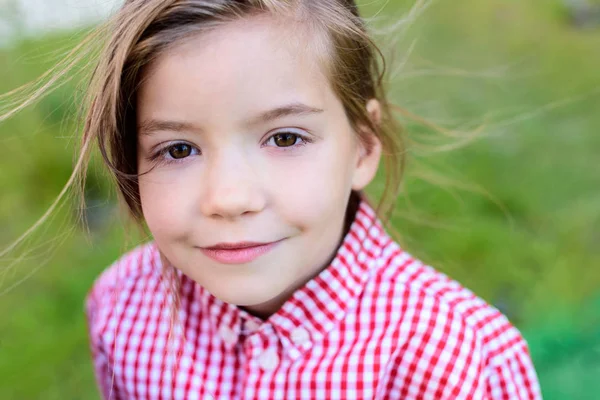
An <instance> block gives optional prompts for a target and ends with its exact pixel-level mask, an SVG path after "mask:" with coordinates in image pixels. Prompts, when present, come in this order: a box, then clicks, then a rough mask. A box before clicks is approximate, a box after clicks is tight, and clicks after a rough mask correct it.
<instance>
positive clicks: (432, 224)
mask: <svg viewBox="0 0 600 400" xmlns="http://www.w3.org/2000/svg"><path fill="white" fill-rule="evenodd" d="M363 3H365V4H364V7H363V9H364V10H363V11H364V13H365V15H367V16H373V17H376V21H374V23H375V26H383V25H384V24H386V20H387V23H390V22H394V21H398V18H399V16H400V15H401V11H406V10H407V9H408V7H409V6H410V5H411V4H412V3H413V1H408V0H406V1H403V0H396V1H389V2H384V1H382V0H381V1H379V0H378V1H366V2H363ZM595 4H598V2H596V3H595ZM2 7H3V3H2V2H0V20H1V19H2V17H5V18H6V17H7V15H8V3H4V9H3V8H2ZM586 7H587V8H586ZM11 15H13V16H14V15H15V14H11ZM11 18H12V17H11ZM12 22H14V21H12ZM83 34H84V30H83V31H82V30H61V31H58V32H48V33H45V34H43V35H36V36H35V37H32V36H31V35H28V36H16V37H14V38H13V39H11V40H10V41H7V42H6V44H5V45H4V46H3V47H0V93H5V92H7V91H9V90H11V89H14V88H16V87H18V86H19V85H21V84H24V83H26V82H28V81H30V80H32V79H34V78H36V77H38V76H39V75H40V74H42V73H43V72H44V71H45V70H47V69H48V68H49V67H51V66H53V65H55V64H56V62H58V61H59V60H60V58H61V56H62V55H64V54H65V52H66V50H68V49H69V48H70V47H72V46H73V45H74V44H75V43H77V41H78V40H80V39H81V38H82V37H83V36H82V35H83ZM394 39H399V40H398V42H397V43H395V44H394V45H393V47H394V48H395V49H396V58H395V63H394V64H393V65H391V66H390V69H391V70H392V72H393V75H394V79H393V85H392V87H391V89H390V93H391V95H392V98H393V99H394V101H395V102H396V103H397V104H398V105H401V106H403V107H404V108H406V109H408V110H410V111H411V112H413V113H416V114H419V115H421V116H423V117H426V118H427V119H428V120H429V121H431V122H434V123H437V124H440V125H442V126H445V127H449V128H453V129H462V130H466V131H469V130H472V129H473V128H476V127H478V126H482V127H483V131H482V132H483V133H482V137H481V138H480V139H479V140H477V141H475V142H473V143H471V144H469V145H468V146H466V147H463V148H461V149H459V150H456V151H452V152H435V151H434V150H435V149H433V148H429V150H418V148H417V147H414V148H413V150H411V153H410V156H411V157H410V159H409V166H408V171H407V177H406V184H405V188H404V193H403V195H402V197H401V198H400V199H399V200H398V207H397V213H396V216H395V217H394V226H395V228H396V229H397V230H398V231H399V232H400V233H401V234H402V237H403V244H404V246H405V247H406V248H407V249H408V250H409V251H410V252H412V253H413V254H414V255H415V256H418V257H420V258H421V259H423V260H424V261H426V262H428V263H430V264H432V265H434V266H435V267H436V268H438V269H439V270H441V271H443V272H445V273H447V274H449V275H450V276H451V277H453V278H455V279H457V280H458V281H460V282H461V283H463V284H464V285H465V286H467V287H469V288H471V289H472V290H473V291H474V292H476V293H477V294H478V295H480V296H481V297H483V298H484V299H486V300H487V301H488V302H490V303H491V304H494V305H495V306H496V307H498V308H499V309H500V310H501V311H503V312H504V313H505V314H507V315H508V316H509V318H510V319H511V320H512V321H513V322H514V323H515V324H516V325H517V326H518V327H519V328H520V329H521V330H522V332H523V333H524V336H525V337H526V339H527V340H528V342H529V344H530V348H531V352H532V356H533V359H534V362H535V365H536V368H537V371H538V374H539V377H540V381H541V384H542V389H543V392H544V398H546V399H599V398H600V379H599V378H600V157H599V153H600V135H599V134H598V130H599V128H600V12H599V11H598V8H597V6H595V5H594V2H593V1H590V2H586V1H560V0H519V1H517V0H512V1H508V0H483V1H482V0H461V1H449V0H438V1H437V2H435V3H434V4H433V5H432V6H431V7H429V8H428V9H427V10H426V11H425V12H424V13H423V14H422V15H421V16H420V17H419V18H418V20H417V21H416V22H415V23H414V24H413V25H412V26H411V27H410V29H407V30H405V31H402V30H401V31H400V35H399V36H398V35H391V34H387V35H386V34H383V35H381V37H380V38H379V42H380V43H381V44H382V45H384V47H385V44H386V43H388V44H389V43H393V40H394ZM399 67H402V68H399ZM79 90H81V87H80V86H77V85H76V84H75V83H74V82H71V83H69V84H67V85H65V86H63V87H61V88H59V89H58V90H56V91H55V92H53V93H52V94H50V95H49V96H47V97H46V98H44V99H43V100H42V101H40V102H39V103H37V104H36V105H35V106H33V107H30V108H28V109H27V110H25V111H23V112H21V113H19V114H18V115H16V116H15V117H13V118H11V119H9V120H8V121H5V122H3V123H0V149H1V150H2V154H1V156H0V248H3V247H5V246H7V245H8V244H10V243H11V241H12V240H14V239H15V238H17V237H18V236H19V235H20V234H22V233H23V232H24V231H25V230H26V229H27V228H28V227H29V226H31V224H32V223H34V222H35V221H36V219H37V218H39V217H40V216H41V215H42V214H43V213H44V211H45V210H46V209H47V207H48V206H49V205H50V204H51V203H52V201H53V199H54V198H55V197H56V195H57V194H58V193H59V192H60V190H61V188H62V186H63V185H64V183H65V182H66V181H67V179H68V177H69V174H70V171H71V167H72V161H73V151H74V148H75V146H76V144H77V137H76V132H77V130H76V129H75V123H74V117H75V115H76V112H77V109H78V104H77V100H76V99H77V97H76V96H75V95H76V93H79V92H78V91H79ZM6 104H7V103H6V101H4V100H3V101H1V102H0V105H2V106H6ZM404 122H405V124H406V125H407V127H408V135H409V137H410V138H411V139H413V140H415V141H418V142H419V143H421V144H423V143H437V139H435V140H434V138H436V134H435V133H433V132H432V131H431V130H427V129H424V127H422V126H419V125H418V124H416V123H414V122H411V121H404ZM99 165H100V164H99V163H97V162H94V163H93V165H92V168H91V171H90V174H89V182H88V186H87V189H86V192H85V193H86V198H87V201H88V208H87V209H86V213H85V214H86V216H87V217H88V221H89V224H90V233H89V234H86V233H85V231H84V230H83V229H82V227H81V225H80V224H77V223H76V222H74V221H75V216H76V214H77V209H76V207H77V206H76V203H75V202H67V203H66V204H65V206H64V207H62V208H61V209H60V210H59V211H58V212H57V213H55V214H54V217H53V218H52V220H51V221H50V222H49V223H47V224H45V225H43V227H42V228H41V229H40V231H39V232H38V233H37V234H36V235H34V236H33V237H32V239H31V240H30V241H29V242H28V243H26V245H25V246H24V247H22V248H20V249H19V251H17V252H14V253H11V254H8V255H7V256H6V257H4V258H3V259H2V260H0V262H1V264H0V268H2V269H1V270H0V291H1V292H2V294H1V295H0V399H97V398H98V395H97V394H96V393H97V391H96V388H95V383H94V378H93V372H92V367H91V362H90V357H89V350H88V344H87V333H86V327H85V320H84V314H83V300H84V297H85V295H86V292H87V290H88V288H89V287H90V286H91V284H92V282H93V280H94V278H95V277H96V276H97V275H98V274H99V273H100V271H102V270H103V269H104V268H105V267H106V266H107V265H109V264H110V263H111V262H112V261H113V260H115V259H116V258H118V257H119V255H120V254H122V252H123V251H124V250H126V249H128V248H131V247H133V246H134V245H136V244H137V243H139V242H140V241H142V240H143V238H141V237H139V235H135V234H128V233H127V232H126V231H125V229H124V228H123V226H124V223H123V219H122V217H121V216H120V214H119V212H118V208H117V206H116V200H115V196H114V190H113V189H112V188H111V185H110V182H109V181H108V180H107V179H106V176H105V174H104V173H102V172H101V168H99ZM380 189H381V181H378V182H376V183H375V184H374V185H373V187H372V192H373V193H378V192H379V191H380ZM17 257H21V259H17ZM13 262H14V264H15V265H14V268H12V267H11V265H12V264H13ZM9 267H10V268H9ZM21 281H22V282H21ZM15 284H17V285H16V286H15V287H14V288H12V287H13V286H14V285H15ZM8 289H10V290H8Z"/></svg>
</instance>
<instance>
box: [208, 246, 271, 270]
mask: <svg viewBox="0 0 600 400" xmlns="http://www.w3.org/2000/svg"><path fill="white" fill-rule="evenodd" d="M279 242H281V241H278V242H272V243H267V244H264V245H261V246H253V247H246V248H243V249H204V248H200V250H201V251H202V253H204V255H206V256H207V257H210V258H212V259H213V260H215V261H217V262H219V263H222V264H245V263H249V262H250V261H253V260H255V259H257V258H258V257H260V256H262V255H263V254H265V253H268V252H269V251H270V250H271V249H273V248H274V247H275V246H277V245H278V244H279Z"/></svg>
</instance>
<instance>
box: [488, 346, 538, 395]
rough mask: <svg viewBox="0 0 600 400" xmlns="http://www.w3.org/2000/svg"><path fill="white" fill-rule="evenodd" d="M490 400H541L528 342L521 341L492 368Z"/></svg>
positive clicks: (489, 382)
mask: <svg viewBox="0 0 600 400" xmlns="http://www.w3.org/2000/svg"><path fill="white" fill-rule="evenodd" d="M486 392H487V396H488V398H489V399H490V400H500V399H514V400H541V399H542V394H541V390H540V386H539V382H538V378H537V375H536V373H535V369H534V366H533V362H532V361H531V357H530V355H529V349H528V347H527V344H526V342H525V341H524V340H523V339H521V340H520V341H519V342H518V343H517V344H516V345H515V346H513V347H512V348H511V349H510V353H508V354H507V355H506V356H504V357H503V358H502V362H500V363H498V364H497V365H494V366H493V367H490V373H489V378H488V381H487V387H486Z"/></svg>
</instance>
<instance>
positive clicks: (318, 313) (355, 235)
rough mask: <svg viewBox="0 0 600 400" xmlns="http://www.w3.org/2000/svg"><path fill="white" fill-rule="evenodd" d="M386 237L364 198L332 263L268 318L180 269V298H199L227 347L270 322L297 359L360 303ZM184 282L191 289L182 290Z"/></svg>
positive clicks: (189, 299) (202, 309) (196, 299)
mask: <svg viewBox="0 0 600 400" xmlns="http://www.w3.org/2000/svg"><path fill="white" fill-rule="evenodd" d="M388 240H389V238H388V237H387V235H386V233H385V231H384V228H383V226H382V224H381V222H380V221H379V220H378V218H377V216H376V214H375V211H374V210H373V208H372V207H371V206H370V205H369V204H368V203H367V201H366V200H364V199H361V201H360V204H359V207H358V210H357V212H356V215H355V217H354V220H353V222H352V224H351V225H350V228H349V231H348V233H347V234H346V235H345V237H344V239H343V241H342V243H341V245H340V247H339V248H338V251H337V253H336V255H335V257H334V259H333V260H332V261H331V263H330V264H329V266H328V267H326V268H325V269H324V270H323V271H321V273H320V274H319V275H317V276H316V277H315V278H313V279H312V280H310V281H309V282H307V283H306V284H305V285H304V286H303V287H302V288H300V289H298V290H297V291H296V292H295V293H294V294H293V296H292V297H291V298H290V299H289V300H288V301H287V302H286V303H284V305H283V306H282V307H281V309H280V310H279V311H277V312H276V313H275V314H273V315H272V316H271V317H270V318H269V319H268V320H267V321H262V320H260V319H258V318H256V317H254V316H252V315H250V314H249V313H247V312H246V311H244V310H242V309H240V308H238V307H237V306H235V305H232V304H228V303H225V302H223V301H221V300H219V299H217V298H215V297H214V296H212V295H211V294H210V293H209V292H208V291H207V290H206V289H204V288H203V287H201V286H200V285H198V284H195V283H194V282H192V280H191V279H190V278H188V277H186V276H184V275H183V274H181V273H179V275H180V279H181V282H182V285H181V287H182V291H184V292H186V291H187V296H186V294H185V293H182V294H183V296H182V300H185V298H187V299H188V301H190V302H193V303H195V302H199V303H200V308H201V309H200V310H198V311H199V312H201V313H202V314H204V315H208V316H209V318H210V320H211V322H212V324H211V325H212V326H213V327H214V328H215V332H214V334H217V335H219V336H220V337H221V339H222V340H223V344H224V345H225V347H226V348H231V347H233V346H234V345H235V344H236V343H237V342H238V341H239V336H240V334H243V333H245V334H250V333H252V332H253V331H256V330H259V329H270V327H269V328H267V327H266V325H269V324H270V325H271V326H272V327H273V329H274V330H275V332H276V333H277V334H278V336H279V339H280V341H281V344H282V347H283V349H284V351H285V352H286V353H287V355H288V356H289V357H290V358H291V359H296V358H298V357H299V356H300V355H301V354H302V353H303V352H305V351H307V350H309V349H310V348H311V347H312V345H313V344H314V343H316V342H319V341H321V340H322V339H323V337H324V336H325V335H327V333H328V332H330V331H331V330H332V329H333V328H334V327H335V326H336V325H337V324H338V323H339V321H340V320H342V319H343V318H344V316H345V315H346V314H347V312H348V311H349V310H351V309H352V308H353V307H355V306H356V304H357V301H358V299H359V296H360V294H361V292H362V290H363V288H364V286H365V282H366V280H367V279H368V277H369V275H370V272H371V271H373V270H374V269H375V268H374V265H375V263H376V262H377V259H378V258H379V256H380V254H381V252H382V250H383V247H384V244H385V242H387V241H388ZM186 286H187V287H188V290H185V289H184V288H185V287H186ZM190 286H193V288H192V287H190ZM190 296H191V297H193V298H190ZM182 305H183V303H182ZM187 317H188V318H189V316H187ZM263 325H265V327H263Z"/></svg>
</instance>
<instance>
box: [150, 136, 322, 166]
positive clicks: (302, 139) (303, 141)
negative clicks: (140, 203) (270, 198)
mask: <svg viewBox="0 0 600 400" xmlns="http://www.w3.org/2000/svg"><path fill="white" fill-rule="evenodd" d="M285 134H288V135H290V134H291V135H294V136H295V137H296V138H297V142H299V143H295V144H293V145H292V146H288V147H277V146H272V147H276V148H278V149H279V150H280V151H286V152H287V151H293V150H295V149H297V148H298V147H302V146H305V145H307V144H309V143H312V142H313V141H312V140H311V139H310V138H308V137H306V136H305V135H301V134H299V133H297V132H294V131H278V132H275V133H274V134H272V135H271V136H269V137H268V138H267V140H266V141H265V142H264V143H263V145H262V146H261V147H264V146H265V144H266V143H268V142H269V141H271V140H272V139H274V138H275V137H276V136H277V135H285ZM177 145H186V146H190V147H191V148H192V151H195V152H196V153H197V154H190V155H189V156H186V157H183V158H172V157H171V156H170V155H169V151H170V150H171V149H173V148H174V147H175V146H177ZM198 154H201V153H200V151H199V150H198V148H197V147H196V146H194V145H192V144H190V143H188V142H185V141H173V142H168V143H166V144H165V145H164V146H162V147H161V148H160V149H158V150H157V151H156V152H155V153H154V154H153V155H151V156H150V157H149V158H148V159H149V161H153V162H157V161H158V162H160V163H162V164H174V163H179V162H183V161H184V160H185V159H187V158H189V157H190V156H192V155H198Z"/></svg>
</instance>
